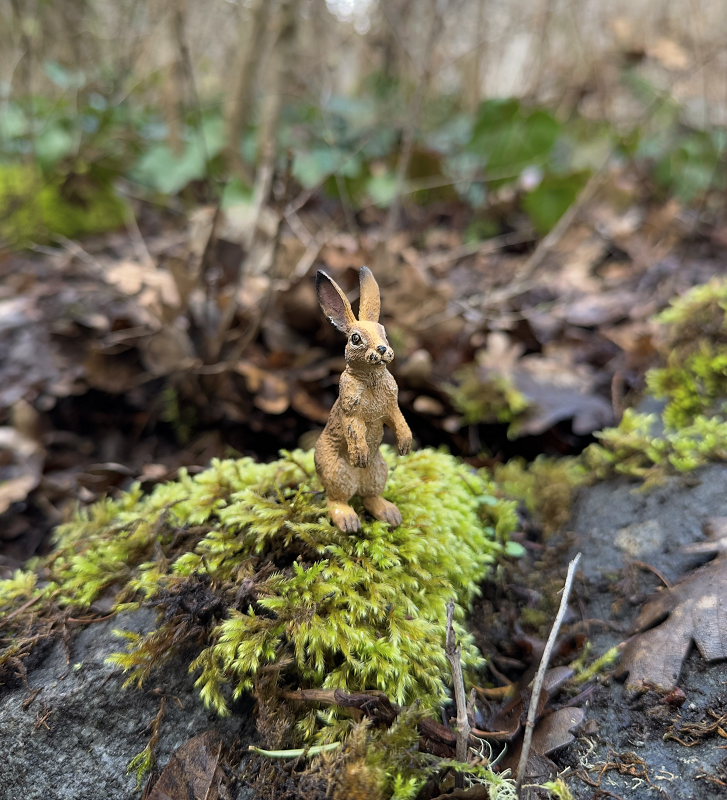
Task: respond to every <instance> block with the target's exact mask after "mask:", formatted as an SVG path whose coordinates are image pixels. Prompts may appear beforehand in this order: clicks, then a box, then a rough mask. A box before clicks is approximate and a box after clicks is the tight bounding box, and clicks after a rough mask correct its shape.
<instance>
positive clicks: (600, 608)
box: [553, 464, 727, 800]
mask: <svg viewBox="0 0 727 800" xmlns="http://www.w3.org/2000/svg"><path fill="white" fill-rule="evenodd" d="M639 487H640V484H637V483H634V482H633V481H629V480H626V479H617V480H612V481H605V482H602V483H599V484H596V485H594V486H590V487H586V488H584V489H583V490H582V491H581V492H580V495H579V497H578V499H577V501H576V503H575V505H574V509H573V514H572V517H571V521H570V524H569V526H568V529H569V530H570V531H572V532H574V533H575V539H576V540H575V542H574V544H573V546H572V549H571V552H570V554H569V555H570V557H572V556H573V555H574V554H575V553H576V552H577V551H580V552H581V553H582V554H583V555H582V560H581V568H582V574H583V577H584V578H585V586H584V588H583V590H582V591H583V594H582V595H581V598H582V601H583V603H584V606H583V609H584V615H585V616H586V617H588V618H589V619H590V620H595V619H600V620H606V621H608V623H609V625H608V626H606V625H604V626H602V625H597V624H594V625H591V626H589V628H588V631H587V635H588V638H589V640H590V641H591V643H592V646H593V653H594V655H600V654H602V653H604V652H606V650H608V649H609V648H610V647H613V646H614V645H617V644H619V643H621V642H623V641H625V640H626V639H627V638H628V636H629V631H630V629H631V625H632V624H633V621H634V619H635V617H636V615H637V614H638V612H639V610H640V608H641V607H642V603H643V601H644V600H645V599H646V598H647V597H648V596H649V595H650V594H651V593H652V592H654V591H657V590H658V589H659V587H660V586H661V585H662V584H661V581H660V579H659V578H657V576H656V575H655V574H653V572H651V571H649V570H648V568H645V567H644V566H640V565H635V566H634V568H632V569H625V567H627V566H628V563H629V561H631V562H633V561H639V562H641V563H642V564H648V565H649V566H651V567H654V568H655V569H657V570H658V571H659V572H660V573H661V574H662V575H663V576H664V577H665V578H667V580H669V581H670V582H672V583H675V582H676V581H677V580H678V579H679V578H680V577H682V576H683V575H685V574H687V573H688V572H690V570H692V569H693V568H694V567H695V566H698V565H700V564H702V563H704V561H706V560H707V559H708V556H701V557H700V556H695V555H689V554H685V553H683V552H681V551H680V548H682V547H683V546H684V545H688V544H692V543H694V542H701V541H704V539H705V535H704V531H703V526H704V523H705V522H706V521H707V519H708V518H709V517H712V516H727V466H725V465H723V464H712V465H709V466H706V467H703V468H701V469H699V470H696V471H695V472H691V473H688V474H685V475H682V476H676V477H672V478H669V479H668V480H667V481H666V482H665V483H664V484H663V485H662V486H660V487H657V488H654V489H652V490H651V491H648V492H643V491H639ZM725 591H727V587H725ZM614 623H615V624H616V625H617V626H618V627H617V628H615V629H614V628H611V627H609V626H610V625H613V624H614ZM677 685H678V686H679V687H680V688H681V689H682V690H683V691H684V693H685V694H686V697H687V699H686V702H685V704H684V705H683V706H682V707H681V708H677V707H673V706H669V705H668V704H665V703H663V702H662V701H661V698H660V697H658V696H657V695H656V694H655V693H653V692H649V693H648V694H647V695H645V696H644V697H642V698H634V697H633V696H631V695H630V694H629V693H628V692H627V691H626V689H625V687H624V686H621V685H620V684H618V683H615V682H613V681H609V682H607V684H606V685H597V686H596V687H595V690H594V692H593V694H592V696H591V698H590V699H589V700H588V702H587V707H586V724H585V727H584V729H583V730H582V732H581V735H580V736H579V737H578V738H577V740H576V742H575V743H574V744H573V745H572V746H571V747H570V748H567V750H566V751H564V753H563V755H562V756H554V757H553V758H554V759H555V760H556V762H558V766H559V768H560V769H565V768H566V767H568V766H570V767H571V772H570V773H569V774H568V775H567V776H566V782H567V784H568V787H569V789H570V791H571V792H572V794H573V796H574V798H576V800H591V798H593V797H594V788H593V787H592V786H589V785H587V784H585V783H584V782H582V781H581V780H579V779H578V778H577V777H576V775H575V774H574V772H578V771H581V770H583V768H586V769H587V768H588V767H598V768H597V769H595V771H589V772H588V774H589V775H590V778H591V779H592V780H598V775H599V771H600V768H601V767H602V766H603V765H605V764H606V763H607V762H608V761H609V760H610V761H611V762H618V761H622V759H619V758H618V757H616V756H615V755H614V754H616V753H620V754H621V755H622V756H623V758H624V759H626V760H628V759H633V760H632V762H631V766H630V767H628V766H627V767H626V768H624V772H623V773H619V772H618V770H609V771H608V772H605V773H604V774H603V776H602V779H601V787H602V788H603V789H605V790H606V791H608V792H611V793H613V796H618V797H623V798H627V797H628V798H630V800H649V799H650V798H657V797H669V798H670V800H693V799H694V798H697V797H698V798H712V797H714V798H717V797H725V796H726V795H725V792H726V791H727V790H725V789H724V786H723V785H720V784H719V783H716V782H715V781H722V784H724V782H725V781H726V780H727V753H726V751H725V750H721V749H719V748H718V747H717V745H721V744H722V742H724V739H721V738H719V736H717V735H716V734H715V735H714V736H713V737H712V738H710V739H707V740H705V741H704V742H703V743H702V744H699V745H698V746H696V747H690V748H687V747H683V746H682V745H680V744H678V743H677V742H675V741H672V740H669V741H664V734H665V733H666V731H667V730H668V728H669V726H670V724H672V722H676V724H678V725H681V724H684V723H687V722H689V723H701V722H704V721H710V720H712V719H713V718H712V717H711V716H710V714H709V712H710V710H711V711H714V712H716V713H720V714H721V713H724V711H725V710H727V662H725V661H717V662H713V663H709V664H708V663H707V662H705V661H704V660H703V659H702V657H701V656H700V654H699V653H698V652H697V651H696V650H694V651H693V652H692V654H691V655H690V656H689V657H688V658H687V660H686V662H685V664H684V666H683V668H682V671H681V675H680V677H679V680H678V682H677ZM639 760H640V761H641V762H643V764H642V763H639ZM643 768H646V770H647V773H648V780H646V779H644V778H643V777H639V773H640V772H641V771H642V770H643ZM629 769H631V770H632V771H631V772H630V773H629ZM705 776H706V777H705ZM649 781H651V784H650V783H649Z"/></svg>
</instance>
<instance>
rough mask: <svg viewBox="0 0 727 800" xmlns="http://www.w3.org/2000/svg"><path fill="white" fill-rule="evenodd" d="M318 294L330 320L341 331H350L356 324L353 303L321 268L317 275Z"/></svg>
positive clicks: (324, 311) (319, 300)
mask: <svg viewBox="0 0 727 800" xmlns="http://www.w3.org/2000/svg"><path fill="white" fill-rule="evenodd" d="M316 294H317V295H318V302H319V303H320V304H321V308H322V309H323V313H324V314H325V315H326V316H327V317H328V319H329V321H330V322H331V323H332V324H333V325H335V326H336V328H338V330H339V331H342V332H343V333H348V331H349V329H350V328H351V326H352V325H355V324H356V317H354V315H353V311H352V310H351V304H350V303H349V302H348V298H347V297H346V295H345V294H344V293H343V290H342V289H341V288H340V287H339V285H338V284H337V283H336V282H335V281H334V280H333V279H332V278H329V277H328V275H326V273H325V272H322V271H321V270H318V274H317V275H316Z"/></svg>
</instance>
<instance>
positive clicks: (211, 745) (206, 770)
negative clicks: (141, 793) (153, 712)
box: [148, 731, 221, 800]
mask: <svg viewBox="0 0 727 800" xmlns="http://www.w3.org/2000/svg"><path fill="white" fill-rule="evenodd" d="M220 750H221V744H220V741H219V738H218V736H217V735H216V734H215V733H214V732H213V731H207V732H205V733H201V734H199V736H195V737H194V738H193V739H190V740H189V741H188V742H186V743H185V744H183V745H182V746H181V747H178V748H177V749H176V750H175V751H174V752H173V753H172V755H171V757H170V759H169V763H168V764H167V765H166V767H164V770H163V772H162V774H161V776H160V777H159V780H158V781H157V782H156V784H154V788H153V789H152V790H151V792H150V793H149V795H148V800H216V798H217V796H218V793H217V787H216V785H215V784H216V781H215V771H216V770H217V764H218V762H219V759H220Z"/></svg>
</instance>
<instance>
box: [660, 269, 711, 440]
mask: <svg viewBox="0 0 727 800" xmlns="http://www.w3.org/2000/svg"><path fill="white" fill-rule="evenodd" d="M725 312H727V281H725V280H724V279H714V280H712V281H710V282H709V283H706V284H704V285H702V286H696V287H695V288H694V289H692V290H691V291H689V292H688V293H687V294H686V295H684V297H681V298H678V299H676V300H674V301H672V303H671V306H670V307H669V308H667V309H666V310H665V311H663V312H662V313H661V314H659V315H658V316H657V317H656V320H657V322H660V323H662V324H663V325H664V326H666V328H665V330H666V335H665V337H664V338H665V350H666V352H667V354H668V355H667V364H666V366H665V367H663V368H661V369H653V370H651V371H650V372H649V373H648V375H647V385H648V388H649V391H650V392H651V394H653V395H654V397H658V398H664V399H666V400H667V406H666V408H665V409H664V413H663V418H664V423H665V425H666V426H667V427H669V428H674V429H677V428H681V427H687V426H689V425H691V424H692V423H693V422H694V420H695V418H696V417H697V416H700V415H702V416H713V415H714V414H717V413H722V412H724V411H725V410H727V314H726V313H725Z"/></svg>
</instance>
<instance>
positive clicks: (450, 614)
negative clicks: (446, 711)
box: [444, 600, 472, 789]
mask: <svg viewBox="0 0 727 800" xmlns="http://www.w3.org/2000/svg"><path fill="white" fill-rule="evenodd" d="M453 621H454V600H450V601H449V602H448V603H447V640H446V643H445V645H444V654H445V655H446V656H447V661H449V666H450V669H451V670H452V686H453V688H454V701H455V703H456V705H457V748H456V752H457V761H463V762H464V763H467V753H468V750H469V736H470V731H471V729H472V728H471V726H470V720H469V717H468V715H467V695H466V694H465V691H464V677H463V676H462V658H461V656H462V645H461V644H460V643H459V642H458V641H456V639H455V635H454V626H453ZM454 781H455V787H456V788H458V789H464V775H463V774H462V773H461V772H458V773H457V774H456V775H455V778H454Z"/></svg>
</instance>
